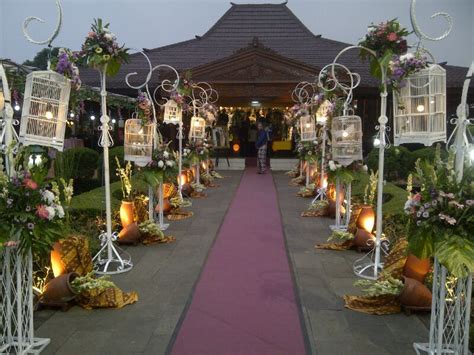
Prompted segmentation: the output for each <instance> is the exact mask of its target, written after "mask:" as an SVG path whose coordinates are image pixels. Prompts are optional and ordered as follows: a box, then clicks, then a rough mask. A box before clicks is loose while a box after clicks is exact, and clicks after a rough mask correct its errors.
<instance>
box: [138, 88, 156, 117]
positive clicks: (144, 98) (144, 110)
mask: <svg viewBox="0 0 474 355" xmlns="http://www.w3.org/2000/svg"><path fill="white" fill-rule="evenodd" d="M152 110H153V105H152V102H151V100H150V98H149V97H148V94H147V93H146V92H142V91H140V92H139V93H138V97H137V116H138V118H139V119H140V120H142V125H146V124H148V123H150V122H151V120H152V113H153V111H152Z"/></svg>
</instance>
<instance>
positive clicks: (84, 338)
mask: <svg viewBox="0 0 474 355" xmlns="http://www.w3.org/2000/svg"><path fill="white" fill-rule="evenodd" d="M241 175H242V172H239V171H226V172H225V176H226V177H227V178H226V179H225V180H223V181H220V182H219V183H220V185H221V186H220V187H219V188H212V189H208V190H207V193H208V197H207V198H206V199H196V200H194V201H193V207H191V208H190V210H192V211H194V217H192V218H190V219H187V220H182V221H174V222H172V223H171V226H170V228H169V230H168V231H167V232H166V234H167V235H173V236H175V237H176V238H177V241H176V242H175V243H172V244H166V245H149V246H137V247H128V248H126V250H127V252H129V253H130V254H131V256H132V260H133V262H134V268H133V269H132V270H131V271H130V272H128V273H125V274H121V275H114V276H112V280H113V281H114V282H116V284H117V285H118V286H119V287H121V288H122V289H123V290H124V291H128V290H135V291H137V292H138V294H139V300H138V302H137V303H135V304H134V305H131V306H126V307H124V308H123V309H119V310H116V309H104V310H93V311H86V310H83V309H81V308H80V307H73V308H72V309H70V310H69V311H68V312H64V313H63V312H52V311H50V310H48V311H42V312H37V313H36V314H35V318H36V319H37V320H38V322H37V323H36V325H37V330H36V333H35V335H36V336H39V337H48V338H51V344H50V345H49V346H48V347H47V348H46V349H45V351H44V352H43V353H42V354H46V355H47V354H64V355H75V354H87V355H94V354H101V355H102V354H164V353H165V350H166V348H167V347H168V344H169V342H170V340H171V338H172V336H173V333H174V331H175V328H176V325H177V323H178V321H179V320H180V317H181V316H182V314H183V311H184V309H185V306H186V304H187V303H188V301H189V298H190V296H191V293H192V289H193V287H194V284H195V283H196V281H197V279H198V277H199V274H200V272H201V269H202V267H203V265H204V263H205V260H206V257H207V253H208V251H209V249H210V247H211V246H212V244H213V242H214V239H215V237H216V236H217V232H218V229H219V227H220V225H221V223H222V221H223V219H224V216H225V213H226V211H227V209H228V207H229V205H230V202H231V201H232V198H233V196H234V192H235V190H236V188H237V186H238V184H239V182H240V177H241Z"/></svg>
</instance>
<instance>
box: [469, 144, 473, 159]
mask: <svg viewBox="0 0 474 355" xmlns="http://www.w3.org/2000/svg"><path fill="white" fill-rule="evenodd" d="M469 159H471V162H474V147H471V149H470V150H469Z"/></svg>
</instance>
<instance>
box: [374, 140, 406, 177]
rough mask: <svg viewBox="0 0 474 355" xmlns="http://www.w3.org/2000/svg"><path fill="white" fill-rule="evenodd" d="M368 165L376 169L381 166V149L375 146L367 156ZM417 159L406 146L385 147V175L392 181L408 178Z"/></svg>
mask: <svg viewBox="0 0 474 355" xmlns="http://www.w3.org/2000/svg"><path fill="white" fill-rule="evenodd" d="M367 166H368V167H369V169H372V170H374V171H377V170H378V167H379V149H378V148H374V149H372V150H371V151H370V153H369V155H368V156H367ZM414 166H415V159H414V158H413V154H412V153H411V152H410V151H409V150H408V149H407V148H405V147H402V146H399V147H394V146H392V147H390V148H388V149H385V163H384V177H385V178H386V179H387V180H390V181H396V180H400V179H406V178H407V176H408V174H410V172H412V171H413V168H414Z"/></svg>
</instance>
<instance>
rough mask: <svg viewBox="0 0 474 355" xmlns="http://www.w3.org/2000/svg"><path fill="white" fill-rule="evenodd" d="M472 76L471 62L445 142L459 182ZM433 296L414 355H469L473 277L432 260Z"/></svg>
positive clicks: (463, 158) (468, 120)
mask: <svg viewBox="0 0 474 355" xmlns="http://www.w3.org/2000/svg"><path fill="white" fill-rule="evenodd" d="M473 74H474V61H473V62H472V63H471V66H470V68H469V71H468V73H467V77H466V80H465V81H464V86H463V92H462V97H461V104H460V105H459V106H458V108H457V111H456V114H457V118H456V119H454V120H453V123H455V124H456V128H455V130H454V131H453V133H452V135H451V137H450V138H449V141H448V145H449V143H450V142H452V139H453V138H454V144H452V145H451V149H453V150H454V151H455V152H456V162H455V169H456V173H457V178H458V179H459V180H461V179H462V176H463V167H464V162H465V153H466V151H467V149H468V147H469V142H468V138H467V127H468V125H470V124H472V120H470V119H468V114H469V107H468V105H467V93H468V90H469V84H470V81H471V77H472V75H473ZM432 293H433V301H432V305H431V322H430V337H429V342H428V343H414V344H413V347H414V348H415V351H416V353H417V354H420V352H421V351H423V352H427V353H428V354H430V355H438V354H456V355H469V354H470V352H469V325H470V316H471V297H472V275H469V276H468V277H464V278H456V277H454V276H452V275H450V273H449V271H448V270H447V269H446V268H445V267H444V266H442V265H440V264H439V262H438V260H437V259H436V258H435V266H434V274H433V292H432Z"/></svg>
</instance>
